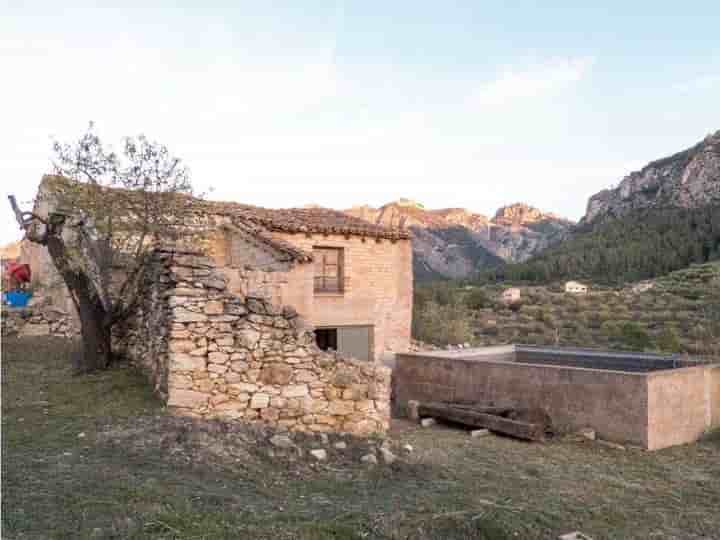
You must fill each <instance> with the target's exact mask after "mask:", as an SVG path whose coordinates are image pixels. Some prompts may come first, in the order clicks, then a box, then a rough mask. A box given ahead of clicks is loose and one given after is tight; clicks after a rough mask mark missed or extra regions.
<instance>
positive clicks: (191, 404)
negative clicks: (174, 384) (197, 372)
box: [167, 389, 210, 409]
mask: <svg viewBox="0 0 720 540" xmlns="http://www.w3.org/2000/svg"><path fill="white" fill-rule="evenodd" d="M209 397H210V396H209V395H208V394H203V393H202V392H196V391H194V390H181V389H173V390H172V391H170V395H169V396H168V403H167V404H168V407H187V408H191V409H197V408H199V407H204V406H206V405H207V402H208V398H209Z"/></svg>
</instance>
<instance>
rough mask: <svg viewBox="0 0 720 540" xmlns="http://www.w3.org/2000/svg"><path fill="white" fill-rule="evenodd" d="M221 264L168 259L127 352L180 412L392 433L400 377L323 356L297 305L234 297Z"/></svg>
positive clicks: (182, 256) (135, 321)
mask: <svg viewBox="0 0 720 540" xmlns="http://www.w3.org/2000/svg"><path fill="white" fill-rule="evenodd" d="M227 282H228V279H227V278H226V277H225V275H224V274H223V272H222V271H221V270H220V269H218V268H217V267H216V266H215V262H214V261H213V260H212V259H210V258H207V257H203V256H202V255H200V254H199V253H190V252H184V253H179V252H170V251H164V252H158V253H157V254H156V264H155V265H154V267H153V272H152V275H151V276H150V277H149V279H148V282H147V287H146V289H147V290H146V291H145V294H144V295H143V303H142V305H141V306H140V308H139V310H138V313H137V315H136V316H135V317H133V318H132V319H131V320H129V321H128V322H127V324H126V327H125V328H123V329H122V336H121V339H120V344H121V345H120V348H121V350H124V352H125V353H126V354H127V355H128V356H129V357H130V358H131V359H132V360H133V361H134V362H135V363H136V364H137V365H138V366H140V367H141V368H142V369H143V371H145V372H146V373H147V374H148V376H149V378H150V379H151V380H152V381H153V383H154V386H155V389H156V391H157V392H158V393H159V394H160V395H161V396H163V398H165V399H166V400H167V404H168V407H169V408H170V409H171V410H173V411H174V412H177V413H179V414H184V415H190V416H200V417H205V418H209V417H225V418H232V419H237V420H241V421H254V422H262V423H265V424H270V425H274V426H278V427H285V428H289V429H293V430H298V431H342V432H350V433H355V434H368V433H372V432H384V431H385V430H386V429H387V428H388V423H389V413H390V408H389V399H390V396H389V394H390V371H389V370H388V369H387V368H385V367H383V366H380V365H377V364H372V363H366V362H360V361H354V360H350V359H346V358H343V357H341V356H338V355H335V354H329V353H326V352H324V351H321V350H319V349H318V348H317V346H316V345H315V340H314V335H313V333H312V329H311V328H310V327H308V326H306V325H305V323H304V322H303V319H302V318H301V317H299V316H298V314H297V312H296V311H295V309H294V308H292V307H279V306H277V305H276V304H273V303H271V302H269V301H267V300H266V299H263V298H254V297H252V296H247V297H245V296H242V295H236V294H232V293H231V292H229V291H228V285H227Z"/></svg>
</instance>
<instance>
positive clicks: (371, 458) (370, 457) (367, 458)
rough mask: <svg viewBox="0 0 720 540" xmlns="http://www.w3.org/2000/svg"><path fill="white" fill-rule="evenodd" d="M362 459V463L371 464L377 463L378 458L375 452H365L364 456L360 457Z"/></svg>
mask: <svg viewBox="0 0 720 540" xmlns="http://www.w3.org/2000/svg"><path fill="white" fill-rule="evenodd" d="M360 461H361V462H362V463H369V464H371V465H377V462H378V459H377V457H376V456H375V454H365V455H364V456H363V457H361V458H360Z"/></svg>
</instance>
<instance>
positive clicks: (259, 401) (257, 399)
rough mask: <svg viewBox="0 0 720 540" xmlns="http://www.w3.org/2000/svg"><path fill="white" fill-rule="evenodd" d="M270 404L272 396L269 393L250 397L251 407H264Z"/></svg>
mask: <svg viewBox="0 0 720 540" xmlns="http://www.w3.org/2000/svg"><path fill="white" fill-rule="evenodd" d="M268 405H270V396H269V395H267V394H255V395H253V396H252V398H250V408H251V409H264V408H266V407H267V406H268Z"/></svg>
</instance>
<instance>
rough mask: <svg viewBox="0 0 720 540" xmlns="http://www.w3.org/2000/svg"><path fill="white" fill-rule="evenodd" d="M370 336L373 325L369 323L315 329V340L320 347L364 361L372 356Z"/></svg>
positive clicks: (369, 359)
mask: <svg viewBox="0 0 720 540" xmlns="http://www.w3.org/2000/svg"><path fill="white" fill-rule="evenodd" d="M372 336H373V327H372V326H370V325H367V326H365V325H357V326H340V327H337V328H316V329H315V342H316V343H317V346H318V347H319V348H320V349H322V350H324V351H330V350H332V351H337V352H339V353H340V354H342V355H343V356H345V357H350V358H355V359H357V360H365V361H371V360H372V358H373V353H372V339H373V337H372Z"/></svg>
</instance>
